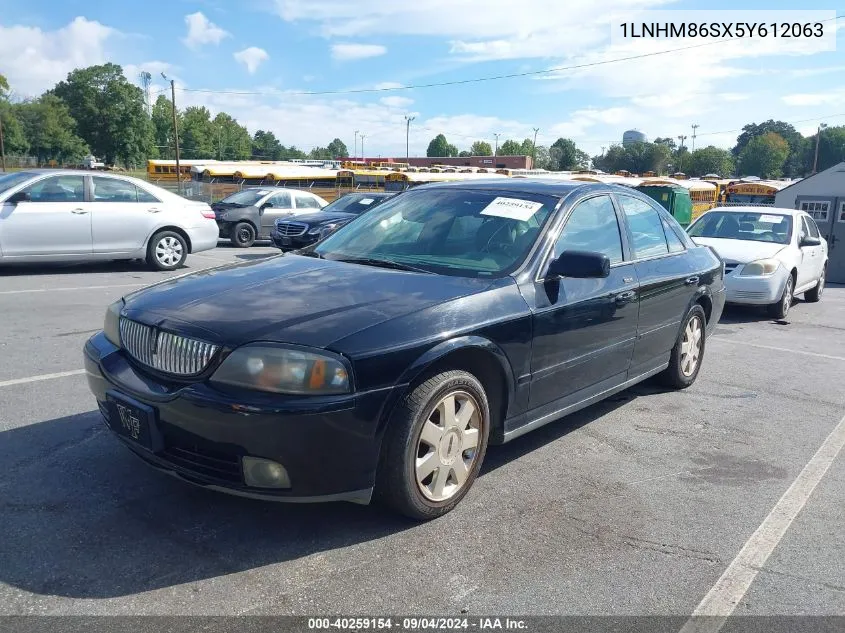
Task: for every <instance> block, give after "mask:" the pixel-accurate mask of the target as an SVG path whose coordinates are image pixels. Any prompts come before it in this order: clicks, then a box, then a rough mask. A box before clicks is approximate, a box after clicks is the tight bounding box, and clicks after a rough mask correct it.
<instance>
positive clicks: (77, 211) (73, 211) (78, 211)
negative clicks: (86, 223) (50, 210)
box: [71, 209, 88, 215]
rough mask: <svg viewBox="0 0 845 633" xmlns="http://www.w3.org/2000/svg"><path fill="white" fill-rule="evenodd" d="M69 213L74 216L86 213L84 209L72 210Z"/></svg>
mask: <svg viewBox="0 0 845 633" xmlns="http://www.w3.org/2000/svg"><path fill="white" fill-rule="evenodd" d="M71 213H73V214H74V215H85V214H86V213H88V212H87V211H86V210H85V209H73V210H71Z"/></svg>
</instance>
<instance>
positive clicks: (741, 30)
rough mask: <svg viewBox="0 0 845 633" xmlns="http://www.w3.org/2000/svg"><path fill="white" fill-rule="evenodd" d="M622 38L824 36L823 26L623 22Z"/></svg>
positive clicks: (819, 23)
mask: <svg viewBox="0 0 845 633" xmlns="http://www.w3.org/2000/svg"><path fill="white" fill-rule="evenodd" d="M617 26H618V27H619V28H620V29H621V31H622V37H623V38H687V37H720V38H722V37H732V38H752V37H757V38H760V37H781V38H799V37H807V38H818V37H823V36H824V24H823V23H822V22H781V23H778V22H768V23H764V22H680V23H677V24H676V23H673V22H622V23H620V24H619V25H617Z"/></svg>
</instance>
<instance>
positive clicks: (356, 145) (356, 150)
mask: <svg viewBox="0 0 845 633" xmlns="http://www.w3.org/2000/svg"><path fill="white" fill-rule="evenodd" d="M352 160H353V162H354V161H356V160H358V130H355V146H354V149H353V150H352Z"/></svg>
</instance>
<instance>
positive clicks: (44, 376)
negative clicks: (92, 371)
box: [0, 369, 85, 387]
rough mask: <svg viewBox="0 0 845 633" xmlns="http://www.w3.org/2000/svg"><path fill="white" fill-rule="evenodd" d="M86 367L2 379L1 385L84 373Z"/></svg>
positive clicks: (20, 383) (5, 385)
mask: <svg viewBox="0 0 845 633" xmlns="http://www.w3.org/2000/svg"><path fill="white" fill-rule="evenodd" d="M84 373H85V370H84V369H73V370H71V371H60V372H57V373H55V374H41V375H40V376H29V377H28V378H15V379H13V380H2V381H0V387H11V386H12V385H23V384H26V383H28V382H38V381H39V380H51V379H53V378H64V377H65V376H78V375H79V374H84Z"/></svg>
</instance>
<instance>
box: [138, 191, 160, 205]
mask: <svg viewBox="0 0 845 633" xmlns="http://www.w3.org/2000/svg"><path fill="white" fill-rule="evenodd" d="M135 189H136V190H137V191H138V202H161V200H159V199H158V198H156V197H155V196H154V195H153V194H151V193H150V192H149V191H145V190H144V189H141V188H140V187H135Z"/></svg>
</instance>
